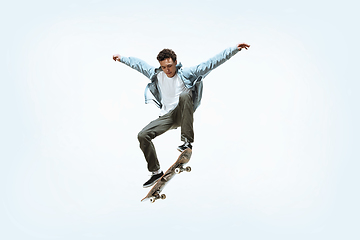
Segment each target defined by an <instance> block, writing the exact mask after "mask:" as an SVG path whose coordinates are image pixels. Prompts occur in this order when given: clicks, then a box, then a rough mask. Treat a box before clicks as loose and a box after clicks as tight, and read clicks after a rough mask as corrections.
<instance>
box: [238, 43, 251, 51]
mask: <svg viewBox="0 0 360 240" xmlns="http://www.w3.org/2000/svg"><path fill="white" fill-rule="evenodd" d="M249 47H250V45H248V44H246V43H239V44H238V45H237V48H238V49H239V51H241V49H243V48H245V49H246V50H248V48H249Z"/></svg>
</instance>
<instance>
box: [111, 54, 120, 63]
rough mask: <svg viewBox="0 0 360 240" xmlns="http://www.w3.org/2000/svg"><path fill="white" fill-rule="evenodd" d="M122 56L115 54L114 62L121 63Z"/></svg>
mask: <svg viewBox="0 0 360 240" xmlns="http://www.w3.org/2000/svg"><path fill="white" fill-rule="evenodd" d="M120 58H121V57H120V55H119V54H114V55H113V59H114V61H119V62H120Z"/></svg>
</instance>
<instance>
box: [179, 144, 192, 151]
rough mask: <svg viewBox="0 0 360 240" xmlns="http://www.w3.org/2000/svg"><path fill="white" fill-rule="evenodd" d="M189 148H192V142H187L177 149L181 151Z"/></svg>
mask: <svg viewBox="0 0 360 240" xmlns="http://www.w3.org/2000/svg"><path fill="white" fill-rule="evenodd" d="M187 148H190V149H192V146H191V143H189V142H185V143H184V144H183V145H181V146H178V148H177V150H179V151H180V152H183V151H185V149H187Z"/></svg>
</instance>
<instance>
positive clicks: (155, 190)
mask: <svg viewBox="0 0 360 240" xmlns="http://www.w3.org/2000/svg"><path fill="white" fill-rule="evenodd" d="M191 154H192V150H191V149H190V148H187V149H186V150H184V151H183V152H182V153H181V154H180V156H179V157H178V159H177V160H176V162H175V163H174V164H173V165H172V166H171V167H170V168H169V169H168V170H167V171H166V172H165V174H164V175H163V176H162V177H161V178H160V179H159V180H158V181H157V182H156V183H155V185H154V186H153V187H152V188H151V189H150V191H149V193H148V194H147V195H146V197H144V198H143V199H141V201H142V202H143V201H145V200H147V199H149V200H150V202H152V203H154V202H155V201H156V200H157V199H160V198H161V199H165V198H166V195H165V194H161V195H160V193H161V192H162V190H163V189H164V188H165V186H166V185H167V184H168V183H169V181H170V180H171V179H172V178H173V177H174V176H175V175H176V174H180V173H182V172H183V171H186V172H190V171H191V168H190V167H189V166H187V167H184V165H185V164H187V163H188V162H189V161H190V158H191Z"/></svg>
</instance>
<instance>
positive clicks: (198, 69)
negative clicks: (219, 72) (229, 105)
mask: <svg viewBox="0 0 360 240" xmlns="http://www.w3.org/2000/svg"><path fill="white" fill-rule="evenodd" d="M238 52H239V49H238V48H237V47H236V46H235V47H231V48H227V49H225V50H224V51H222V52H221V53H219V54H217V55H215V56H214V57H212V58H210V59H209V60H207V61H206V62H203V63H200V64H199V65H197V66H194V67H190V68H184V71H183V73H184V76H185V77H186V78H188V79H197V78H199V77H202V78H204V77H205V76H207V75H208V74H209V73H210V72H211V71H212V70H214V69H215V68H217V67H218V66H220V65H221V64H223V63H224V62H226V61H227V60H229V59H230V58H231V57H232V56H234V55H235V54H236V53H238Z"/></svg>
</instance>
